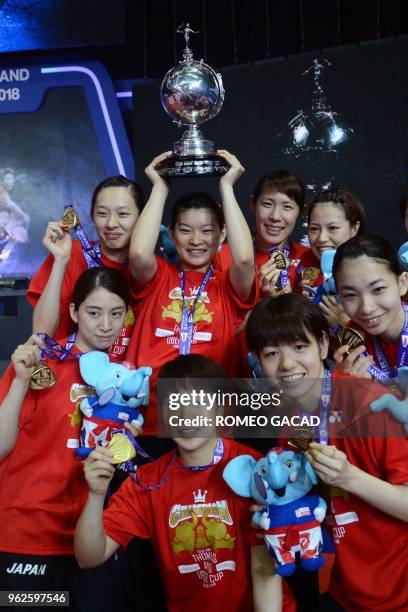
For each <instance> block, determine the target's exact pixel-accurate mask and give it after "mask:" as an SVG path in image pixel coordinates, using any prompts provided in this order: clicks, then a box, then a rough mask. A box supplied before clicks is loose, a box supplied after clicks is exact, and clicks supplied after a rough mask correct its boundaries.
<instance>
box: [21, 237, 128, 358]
mask: <svg viewBox="0 0 408 612" xmlns="http://www.w3.org/2000/svg"><path fill="white" fill-rule="evenodd" d="M92 244H94V243H92ZM101 260H102V263H103V265H104V266H106V267H107V268H112V269H113V270H119V272H122V274H123V275H125V276H126V275H127V270H128V264H127V263H119V262H117V261H113V260H112V259H109V258H108V257H106V255H104V254H103V253H101ZM53 264H54V257H53V256H52V255H51V253H49V254H48V255H47V257H46V258H45V260H44V261H43V263H42V264H41V267H40V268H39V270H38V271H37V272H36V274H35V275H34V276H33V278H32V279H31V282H30V285H29V287H28V291H27V299H28V301H29V302H30V304H31V306H32V307H33V308H34V307H35V306H36V304H37V302H38V300H39V299H40V296H41V294H42V292H43V291H44V289H45V286H46V284H47V282H48V279H49V277H50V274H51V270H52V266H53ZM87 269H88V266H87V263H86V260H85V257H84V255H83V252H82V247H81V243H80V242H79V241H78V240H73V241H72V252H71V258H70V260H69V263H68V265H67V268H66V270H65V275H64V280H63V281H62V287H61V297H60V322H59V325H58V328H57V329H56V330H55V333H54V336H55V337H57V338H62V337H64V336H68V335H69V334H70V333H71V332H72V330H73V329H74V327H75V324H74V323H73V321H72V319H71V316H70V314H69V305H70V303H71V302H72V293H73V291H74V286H75V283H76V281H77V280H78V277H79V276H80V275H81V274H82V272H85V270H87ZM134 323H135V317H134V314H133V310H132V309H131V308H129V310H128V313H127V316H126V320H125V325H124V328H123V330H122V334H121V336H120V337H119V338H118V339H117V340H116V342H115V344H114V345H113V346H112V347H111V349H109V351H108V354H109V357H110V359H111V360H114V361H124V360H125V358H126V350H127V346H128V344H129V338H130V336H131V334H132V330H133V326H134Z"/></svg>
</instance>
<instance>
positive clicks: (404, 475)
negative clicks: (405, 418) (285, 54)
mask: <svg viewBox="0 0 408 612" xmlns="http://www.w3.org/2000/svg"><path fill="white" fill-rule="evenodd" d="M386 391H387V390H386V389H384V388H383V387H382V386H381V385H379V384H378V383H376V382H374V381H369V380H366V379H360V378H356V377H352V376H347V375H337V374H334V375H333V399H332V402H331V406H330V408H329V413H328V417H329V432H330V442H329V443H330V444H334V445H335V446H336V448H337V449H338V450H341V451H343V452H344V453H345V454H346V455H347V458H348V460H349V462H350V463H352V464H353V465H355V466H357V467H358V468H360V469H361V470H364V471H365V472H367V473H368V474H371V475H372V476H375V477H376V478H380V479H382V480H386V481H387V482H390V483H391V484H395V485H402V484H404V483H408V439H407V438H406V437H404V433H403V429H402V426H401V424H400V423H398V422H397V421H395V420H394V419H393V418H392V417H391V416H390V415H389V413H388V412H387V411H383V412H380V413H374V412H372V411H371V410H370V403H371V402H372V401H374V400H375V399H377V398H378V397H380V396H381V395H382V394H383V393H384V392H386ZM342 430H345V431H348V432H349V433H348V435H345V436H343V437H338V436H339V433H336V432H341V431H342ZM282 442H284V441H283V440H282ZM332 493H333V495H332V498H331V500H329V499H326V501H327V502H328V516H327V518H326V523H327V524H328V526H329V528H330V529H331V532H332V537H333V541H334V543H335V545H336V555H335V562H334V566H333V570H332V574H331V582H330V586H329V592H330V593H331V595H332V596H333V597H334V599H335V600H336V601H337V602H338V603H339V604H340V605H341V606H343V607H344V608H345V609H346V610H353V612H354V611H355V612H374V611H378V612H379V611H381V612H386V611H387V612H388V611H389V610H401V611H402V610H406V609H407V608H406V606H407V602H408V583H407V576H408V554H407V550H408V526H407V524H406V523H404V522H403V521H400V520H398V519H396V518H393V517H392V516H390V515H388V514H385V513H384V512H381V511H380V510H377V509H376V508H374V507H373V506H371V505H370V504H368V503H366V502H365V501H363V500H362V499H361V498H359V497H357V496H355V495H352V494H351V493H346V492H342V491H340V490H339V489H334V490H333V492H332Z"/></svg>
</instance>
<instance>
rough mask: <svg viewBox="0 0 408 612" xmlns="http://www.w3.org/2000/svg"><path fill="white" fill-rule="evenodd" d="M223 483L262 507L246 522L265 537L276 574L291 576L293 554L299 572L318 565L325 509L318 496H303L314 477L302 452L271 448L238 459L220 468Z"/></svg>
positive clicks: (313, 472) (324, 504)
mask: <svg viewBox="0 0 408 612" xmlns="http://www.w3.org/2000/svg"><path fill="white" fill-rule="evenodd" d="M223 478H224V480H225V481H226V483H227V484H228V485H229V486H230V487H231V489H232V490H233V491H234V492H235V493H237V494H238V495H242V496H243V497H253V498H254V499H255V500H256V501H257V502H258V503H259V504H262V505H263V506H266V507H267V509H266V510H261V511H259V512H256V513H255V514H254V515H253V517H252V521H253V523H254V524H255V525H256V526H257V527H260V528H261V529H262V530H264V531H265V534H264V540H265V543H266V546H267V548H268V550H269V552H270V553H271V555H272V558H273V560H274V565H275V571H276V573H277V574H280V575H281V576H290V575H292V574H293V572H294V571H295V569H296V561H295V554H296V553H297V552H299V553H300V565H301V568H302V569H304V570H309V571H312V570H317V569H319V568H320V567H321V566H322V565H323V563H324V558H323V557H322V556H321V555H320V552H321V549H322V531H321V528H320V523H321V522H322V521H323V519H324V517H325V516H326V509H327V505H326V502H325V501H324V499H322V498H321V497H319V496H318V495H307V493H308V492H309V491H310V489H311V488H312V486H313V485H314V484H317V476H316V474H315V471H314V470H313V468H312V466H311V465H310V463H309V461H308V460H307V459H306V457H305V456H304V454H303V453H302V452H294V451H291V450H284V449H282V448H279V447H278V448H273V449H272V450H270V451H269V452H268V454H267V456H266V457H262V458H261V459H259V460H258V461H255V459H254V458H253V457H251V455H239V456H238V457H235V458H234V459H232V460H231V461H230V462H229V463H228V464H227V465H226V467H225V469H224V473H223Z"/></svg>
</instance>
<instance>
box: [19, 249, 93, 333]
mask: <svg viewBox="0 0 408 612" xmlns="http://www.w3.org/2000/svg"><path fill="white" fill-rule="evenodd" d="M53 263H54V258H53V256H52V255H51V254H49V255H47V257H46V258H45V260H44V261H43V263H42V265H41V267H40V268H39V270H38V271H37V272H36V274H35V275H34V276H33V278H32V279H31V282H30V285H29V287H28V291H27V300H28V301H29V302H30V304H31V305H32V307H33V308H35V306H36V304H37V302H38V300H39V298H40V295H41V293H42V292H43V290H44V288H45V286H46V284H47V282H48V279H49V277H50V274H51V270H52V266H53ZM86 269H87V265H86V261H85V259H84V257H83V254H82V248H81V245H80V243H79V242H78V240H73V241H72V252H71V258H70V260H69V263H68V266H67V268H66V270H65V274H64V280H63V281H62V286H61V295H60V308H59V310H60V322H59V325H58V328H57V330H56V331H55V335H57V336H68V335H69V334H70V333H71V331H72V327H73V323H72V321H71V317H70V315H69V305H70V303H71V301H72V293H73V290H74V286H75V283H76V281H77V280H78V277H79V276H80V275H81V273H82V272H84V271H85V270H86Z"/></svg>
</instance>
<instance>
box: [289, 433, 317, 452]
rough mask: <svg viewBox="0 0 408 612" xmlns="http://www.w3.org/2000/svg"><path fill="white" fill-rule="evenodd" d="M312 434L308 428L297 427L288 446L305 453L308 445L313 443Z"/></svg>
mask: <svg viewBox="0 0 408 612" xmlns="http://www.w3.org/2000/svg"><path fill="white" fill-rule="evenodd" d="M313 434H314V432H313V430H312V429H310V428H309V427H298V428H297V429H296V430H295V431H294V434H293V436H292V437H291V438H289V440H288V445H289V446H292V447H293V448H296V450H301V451H307V449H308V448H309V444H311V442H314V435H313Z"/></svg>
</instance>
